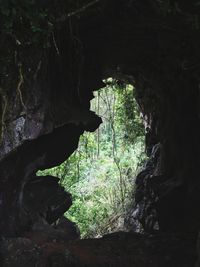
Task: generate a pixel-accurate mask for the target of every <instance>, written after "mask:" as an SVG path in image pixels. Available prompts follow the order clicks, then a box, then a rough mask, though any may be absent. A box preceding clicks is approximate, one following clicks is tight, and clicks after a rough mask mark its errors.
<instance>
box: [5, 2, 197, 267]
mask: <svg viewBox="0 0 200 267" xmlns="http://www.w3.org/2000/svg"><path fill="white" fill-rule="evenodd" d="M75 2H76V3H75ZM20 3H21V4H20V5H18V4H17V2H16V1H2V7H1V11H0V12H1V18H0V21H1V25H2V26H3V27H2V29H1V30H0V34H1V37H2V38H1V40H0V44H1V45H0V51H1V57H0V62H1V66H0V70H1V76H0V114H1V122H0V134H1V136H0V141H1V142H0V177H1V179H0V184H1V186H0V216H1V220H0V237H1V239H0V261H1V266H5V267H6V266H9V267H16V266H19V267H20V266H30V267H31V266H41V267H43V266H47V267H48V266H60V267H62V266H80V267H81V266H85V267H93V266H102V267H103V266H115V267H118V266H128V267H129V266H138V267H140V266H141V267H143V266H152V267H157V266H159V267H165V266H166V267H167V266H172V267H173V266H174V267H175V266H180V267H190V266H196V267H197V266H200V259H199V242H198V233H199V228H200V213H199V207H198V205H199V203H200V194H199V190H200V181H199V171H200V167H199V166H200V164H199V163H200V157H199V150H200V143H199V134H200V127H199V119H200V117H199V116H200V108H199V105H200V87H199V86H200V81H199V71H200V63H199V62H200V52H199V45H200V38H199V29H200V22H199V15H200V5H199V1H197V0H193V1H190V2H188V1H184V0H183V1H180V0H175V1H165V0H163V1H159V0H155V1H152V0H142V1H139V0H126V1H122V0H118V1H114V0H108V1H106V0H96V1H74V3H73V1H61V3H60V4H59V6H58V4H57V3H56V1H53V0H52V1H49V3H48V2H47V1H30V3H29V2H28V3H25V1H21V2H20ZM38 14H39V15H38ZM108 77H113V78H115V79H116V80H118V81H120V82H124V83H130V84H133V85H134V86H135V88H136V100H137V103H138V105H139V107H140V110H141V112H142V114H143V116H144V118H145V122H146V126H147V128H148V132H147V133H146V151H147V153H148V156H149V159H148V161H147V162H146V164H145V169H143V170H142V171H141V172H140V173H139V174H138V175H137V177H136V181H135V184H136V185H135V186H136V192H135V195H134V201H135V206H134V209H133V212H132V218H130V219H132V220H133V221H134V223H135V224H136V225H138V227H139V229H141V230H140V231H139V233H136V232H135V231H134V229H132V231H130V232H127V233H124V232H118V233H113V234H110V235H106V236H104V237H103V238H100V239H85V240H84V239H83V240H79V238H78V234H77V233H76V231H75V225H74V224H73V222H70V221H67V222H66V221H65V220H63V214H64V213H65V211H66V210H68V209H69V207H70V206H71V204H72V203H71V202H72V200H71V195H70V194H69V193H68V192H66V191H65V190H64V189H63V187H62V186H60V185H59V181H58V178H57V177H52V176H47V177H38V176H37V175H36V173H37V171H38V170H45V169H47V168H51V167H55V166H57V165H59V164H61V163H62V162H63V161H65V160H66V159H67V158H68V157H69V156H70V155H71V154H72V153H73V151H74V150H75V149H76V148H77V146H78V141H79V137H80V135H81V134H83V132H84V131H91V132H93V131H95V130H96V129H97V128H98V127H99V125H100V124H101V119H100V118H99V117H98V116H97V115H96V114H95V113H94V112H92V111H90V100H91V99H92V98H93V91H94V90H95V89H98V88H101V87H102V80H103V79H106V78H108ZM57 220H60V226H59V227H60V228H59V227H57V228H53V227H52V225H53V224H54V222H55V221H57ZM63 225H64V228H63ZM67 225H68V226H67ZM65 230H66V233H67V234H66V235H65ZM70 235H72V238H69V236H70Z"/></svg>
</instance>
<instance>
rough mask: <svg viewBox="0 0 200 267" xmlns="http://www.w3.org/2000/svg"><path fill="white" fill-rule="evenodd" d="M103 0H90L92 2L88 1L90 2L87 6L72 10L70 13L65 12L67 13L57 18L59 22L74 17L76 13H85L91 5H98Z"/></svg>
mask: <svg viewBox="0 0 200 267" xmlns="http://www.w3.org/2000/svg"><path fill="white" fill-rule="evenodd" d="M100 1H101V0H94V1H92V2H90V3H88V4H86V5H85V6H82V7H80V8H79V9H77V10H75V11H72V12H70V13H68V14H65V15H63V16H62V17H61V18H60V19H58V20H57V22H63V21H65V20H67V19H69V18H71V17H74V16H76V15H78V14H80V13H83V12H84V11H86V10H87V9H88V8H90V7H92V6H94V5H96V4H97V3H98V2H100Z"/></svg>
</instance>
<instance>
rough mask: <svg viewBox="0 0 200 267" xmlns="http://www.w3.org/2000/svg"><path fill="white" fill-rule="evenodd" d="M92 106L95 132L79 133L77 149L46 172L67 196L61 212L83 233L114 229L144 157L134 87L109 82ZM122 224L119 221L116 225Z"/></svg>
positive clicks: (87, 234) (129, 201)
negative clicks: (65, 209) (66, 208)
mask: <svg viewBox="0 0 200 267" xmlns="http://www.w3.org/2000/svg"><path fill="white" fill-rule="evenodd" d="M91 107H92V109H93V110H94V111H95V112H97V113H98V114H99V115H100V116H101V117H102V119H103V124H102V125H101V126H100V128H99V129H98V130H97V131H96V132H95V133H84V135H83V136H81V138H80V142H79V148H78V150H77V151H75V152H74V153H73V155H72V156H71V157H70V158H69V159H67V161H65V162H64V163H63V164H61V165H60V166H59V167H56V168H53V169H51V170H46V171H45V172H43V174H44V173H45V174H47V173H50V174H52V175H55V176H58V177H60V179H61V183H62V185H63V186H64V187H65V188H66V190H67V191H69V192H71V193H72V195H73V200H74V201H73V205H72V207H71V208H70V210H69V211H68V212H67V213H66V215H67V217H69V218H71V219H72V220H73V221H75V222H76V223H77V224H78V226H79V227H80V230H81V233H82V236H83V237H94V236H100V235H102V234H105V233H108V232H111V231H113V230H115V229H118V228H119V225H118V224H119V219H122V221H123V218H124V217H125V215H126V213H127V209H128V208H129V205H130V204H131V202H132V201H133V200H132V194H133V185H134V177H135V175H136V173H137V170H138V168H139V167H140V165H141V164H142V162H143V160H144V159H145V155H144V152H143V151H144V134H143V129H142V122H141V119H140V116H139V111H138V107H137V104H136V102H135V99H134V88H133V87H132V86H130V85H127V86H125V87H124V88H120V87H119V86H118V85H117V84H116V83H115V82H114V83H113V85H112V86H111V85H107V86H106V88H103V89H102V90H100V91H99V92H97V93H96V98H95V99H94V100H93V101H92V103H91ZM122 227H123V225H122Z"/></svg>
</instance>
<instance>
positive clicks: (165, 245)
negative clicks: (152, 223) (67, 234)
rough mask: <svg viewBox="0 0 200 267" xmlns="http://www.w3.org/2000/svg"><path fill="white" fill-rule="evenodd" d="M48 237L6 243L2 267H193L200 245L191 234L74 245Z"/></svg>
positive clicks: (118, 237)
mask: <svg viewBox="0 0 200 267" xmlns="http://www.w3.org/2000/svg"><path fill="white" fill-rule="evenodd" d="M44 235H45V234H44V233H43V234H42V233H41V234H40V233H38V235H37V234H35V233H34V235H32V237H31V236H29V238H27V237H26V238H24V237H23V238H15V239H14V238H13V239H12V238H11V239H7V240H4V241H2V242H3V245H1V250H3V251H2V252H3V258H2V264H1V265H0V266H5V267H6V266H9V267H18V266H19V267H22V266H29V267H32V266H37V267H56V266H57V267H64V266H70V267H76V266H79V267H104V266H109V267H118V266H119V267H126V266H127V267H129V266H136V267H190V266H194V265H195V262H196V241H195V237H194V236H193V235H189V234H157V235H142V234H136V233H125V232H118V233H113V234H109V235H106V236H104V237H103V238H99V239H82V240H77V241H70V242H63V241H61V240H56V239H55V240H51V241H47V240H45V238H44Z"/></svg>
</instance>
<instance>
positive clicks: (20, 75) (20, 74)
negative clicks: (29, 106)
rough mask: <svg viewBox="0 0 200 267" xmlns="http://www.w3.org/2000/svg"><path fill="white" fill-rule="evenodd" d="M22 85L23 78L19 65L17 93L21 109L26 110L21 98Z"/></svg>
mask: <svg viewBox="0 0 200 267" xmlns="http://www.w3.org/2000/svg"><path fill="white" fill-rule="evenodd" d="M23 83H24V77H23V74H22V65H21V64H19V83H18V85H17V92H18V94H19V98H20V101H21V104H22V106H23V108H24V109H25V110H26V106H25V104H24V101H23V97H22V91H21V86H22V84H23Z"/></svg>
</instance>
